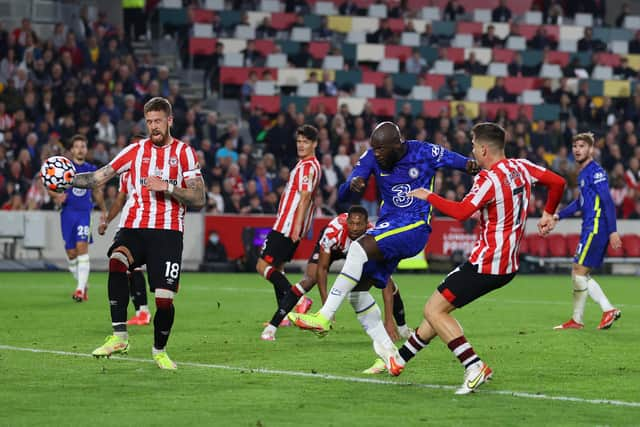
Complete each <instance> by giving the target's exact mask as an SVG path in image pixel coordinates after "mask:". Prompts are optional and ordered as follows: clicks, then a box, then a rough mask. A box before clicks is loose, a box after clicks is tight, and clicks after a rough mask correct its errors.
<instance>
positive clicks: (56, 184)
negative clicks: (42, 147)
mask: <svg viewBox="0 0 640 427" xmlns="http://www.w3.org/2000/svg"><path fill="white" fill-rule="evenodd" d="M75 174H76V168H75V166H73V163H72V162H71V160H69V159H67V158H66V157H62V156H53V157H49V158H48V159H47V160H45V161H44V163H43V164H42V167H41V168H40V176H41V177H42V182H43V184H44V186H45V187H47V188H48V189H49V190H53V191H63V190H65V189H66V188H68V187H70V186H71V182H72V181H73V177H74V175H75Z"/></svg>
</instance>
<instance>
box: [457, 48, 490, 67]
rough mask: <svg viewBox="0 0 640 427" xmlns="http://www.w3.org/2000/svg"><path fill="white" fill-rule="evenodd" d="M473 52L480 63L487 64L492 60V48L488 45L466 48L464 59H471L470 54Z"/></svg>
mask: <svg viewBox="0 0 640 427" xmlns="http://www.w3.org/2000/svg"><path fill="white" fill-rule="evenodd" d="M471 52H473V53H474V54H475V55H476V59H477V60H478V62H479V63H481V64H483V65H487V64H489V63H490V62H491V54H492V52H491V49H489V48H488V47H471V48H466V49H465V50H464V59H469V55H470V54H471Z"/></svg>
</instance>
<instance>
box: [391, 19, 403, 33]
mask: <svg viewBox="0 0 640 427" xmlns="http://www.w3.org/2000/svg"><path fill="white" fill-rule="evenodd" d="M387 22H388V23H389V29H390V30H391V31H393V32H394V33H397V34H399V33H401V32H403V31H404V27H405V25H404V19H402V18H389V19H387Z"/></svg>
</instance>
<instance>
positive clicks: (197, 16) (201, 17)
mask: <svg viewBox="0 0 640 427" xmlns="http://www.w3.org/2000/svg"><path fill="white" fill-rule="evenodd" d="M214 16H215V12H214V11H213V10H207V9H193V14H192V17H193V22H194V23H199V24H209V25H211V23H212V22H213V17H214Z"/></svg>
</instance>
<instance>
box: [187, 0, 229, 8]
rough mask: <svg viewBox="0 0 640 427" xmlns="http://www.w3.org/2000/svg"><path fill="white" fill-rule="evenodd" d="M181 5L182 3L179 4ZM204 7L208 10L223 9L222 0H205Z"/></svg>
mask: <svg viewBox="0 0 640 427" xmlns="http://www.w3.org/2000/svg"><path fill="white" fill-rule="evenodd" d="M180 7H182V4H180ZM204 8H205V9H209V10H224V0H205V2H204Z"/></svg>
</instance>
